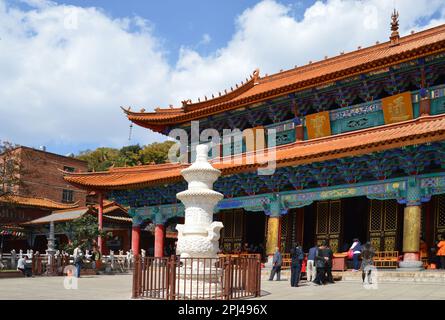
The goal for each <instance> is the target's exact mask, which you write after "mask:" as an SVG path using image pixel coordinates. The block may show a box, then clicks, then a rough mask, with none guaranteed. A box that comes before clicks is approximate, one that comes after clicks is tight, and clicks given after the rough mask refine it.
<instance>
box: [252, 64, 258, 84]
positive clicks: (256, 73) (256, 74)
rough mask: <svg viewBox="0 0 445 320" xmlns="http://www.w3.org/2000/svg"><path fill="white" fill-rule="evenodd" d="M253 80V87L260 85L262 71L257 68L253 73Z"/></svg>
mask: <svg viewBox="0 0 445 320" xmlns="http://www.w3.org/2000/svg"><path fill="white" fill-rule="evenodd" d="M252 78H253V85H254V86H255V85H257V84H260V82H259V79H260V69H259V68H256V69H255V70H254V71H253V73H252Z"/></svg>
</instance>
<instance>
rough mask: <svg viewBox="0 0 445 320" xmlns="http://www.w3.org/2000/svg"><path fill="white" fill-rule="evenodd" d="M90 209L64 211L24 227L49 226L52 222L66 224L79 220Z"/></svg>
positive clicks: (31, 222) (26, 223) (33, 221)
mask: <svg viewBox="0 0 445 320" xmlns="http://www.w3.org/2000/svg"><path fill="white" fill-rule="evenodd" d="M88 211H89V208H83V209H77V210H66V211H65V210H64V211H57V212H55V213H52V214H50V215H48V216H45V217H41V218H38V219H35V220H32V221H29V222H25V223H24V225H33V224H49V223H51V222H66V221H72V220H75V219H78V218H80V217H82V216H83V215H85V214H86V213H88Z"/></svg>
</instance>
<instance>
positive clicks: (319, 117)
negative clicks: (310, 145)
mask: <svg viewBox="0 0 445 320" xmlns="http://www.w3.org/2000/svg"><path fill="white" fill-rule="evenodd" d="M306 128H307V136H308V139H314V138H321V137H325V136H329V135H331V121H330V119H329V111H323V112H319V113H315V114H310V115H308V116H306Z"/></svg>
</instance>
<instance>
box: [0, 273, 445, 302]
mask: <svg viewBox="0 0 445 320" xmlns="http://www.w3.org/2000/svg"><path fill="white" fill-rule="evenodd" d="M131 279H132V278H131V275H114V276H110V275H104V276H85V277H83V278H80V279H79V283H78V289H77V290H74V289H72V290H67V289H65V287H64V278H63V277H36V278H14V279H0V299H1V300H5V299H8V300H9V299H32V300H34V299H36V300H82V299H84V300H103V299H113V300H126V299H130V296H131ZM262 294H263V296H262V297H260V298H259V299H271V300H273V299H283V300H284V299H296V300H298V299H320V300H330V299H340V300H344V299H358V300H361V299H384V300H394V299H415V300H424V299H445V286H444V285H443V284H422V283H419V284H417V283H416V284H408V283H383V284H379V285H378V288H377V289H365V288H364V287H363V286H362V284H361V283H359V282H349V281H339V282H336V283H335V284H330V285H325V286H315V285H308V284H307V283H305V281H302V283H301V286H300V287H298V288H292V287H290V285H289V282H288V281H284V280H283V281H279V282H278V281H267V280H266V281H263V282H262Z"/></svg>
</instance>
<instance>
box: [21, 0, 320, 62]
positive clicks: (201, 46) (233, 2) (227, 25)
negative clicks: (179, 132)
mask: <svg viewBox="0 0 445 320" xmlns="http://www.w3.org/2000/svg"><path fill="white" fill-rule="evenodd" d="M14 2H15V4H16V5H18V6H20V7H22V8H24V9H30V8H31V6H29V5H27V4H26V3H23V2H22V1H19V0H14ZM56 2H57V3H59V4H66V5H74V6H79V7H84V8H88V7H96V8H100V9H101V10H103V11H104V12H105V13H106V14H107V15H109V16H111V17H114V18H120V17H131V16H139V17H143V18H145V19H147V20H148V21H150V23H151V24H152V28H153V34H154V35H156V36H157V37H159V38H160V39H162V41H163V44H164V45H165V48H166V49H167V50H168V59H169V62H170V63H172V64H174V63H175V62H176V61H177V59H178V54H179V49H180V47H181V46H189V47H192V48H194V49H196V50H197V51H199V52H200V53H202V54H210V53H212V52H213V51H215V50H217V49H218V48H221V47H223V46H224V45H225V44H226V43H227V42H228V41H229V40H230V39H231V37H232V35H233V34H234V32H235V23H234V22H235V19H236V17H237V16H238V15H240V14H241V13H242V12H243V11H244V10H246V9H248V8H251V7H253V6H254V5H255V4H257V3H258V2H260V1H258V0H224V1H223V0H220V1H217V0H214V1H208V0H186V1H181V0H162V1H155V0H149V1H145V0H125V1H124V0H65V1H56ZM279 2H280V3H282V4H284V5H286V6H289V7H290V8H291V12H290V14H291V15H292V16H294V17H295V18H296V19H301V18H302V16H303V14H304V10H305V9H306V8H307V7H308V6H310V5H311V4H313V3H314V2H315V1H312V0H304V1H292V0H282V1H279ZM204 35H208V36H210V39H211V40H210V41H209V42H208V43H204V42H203V36H204Z"/></svg>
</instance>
